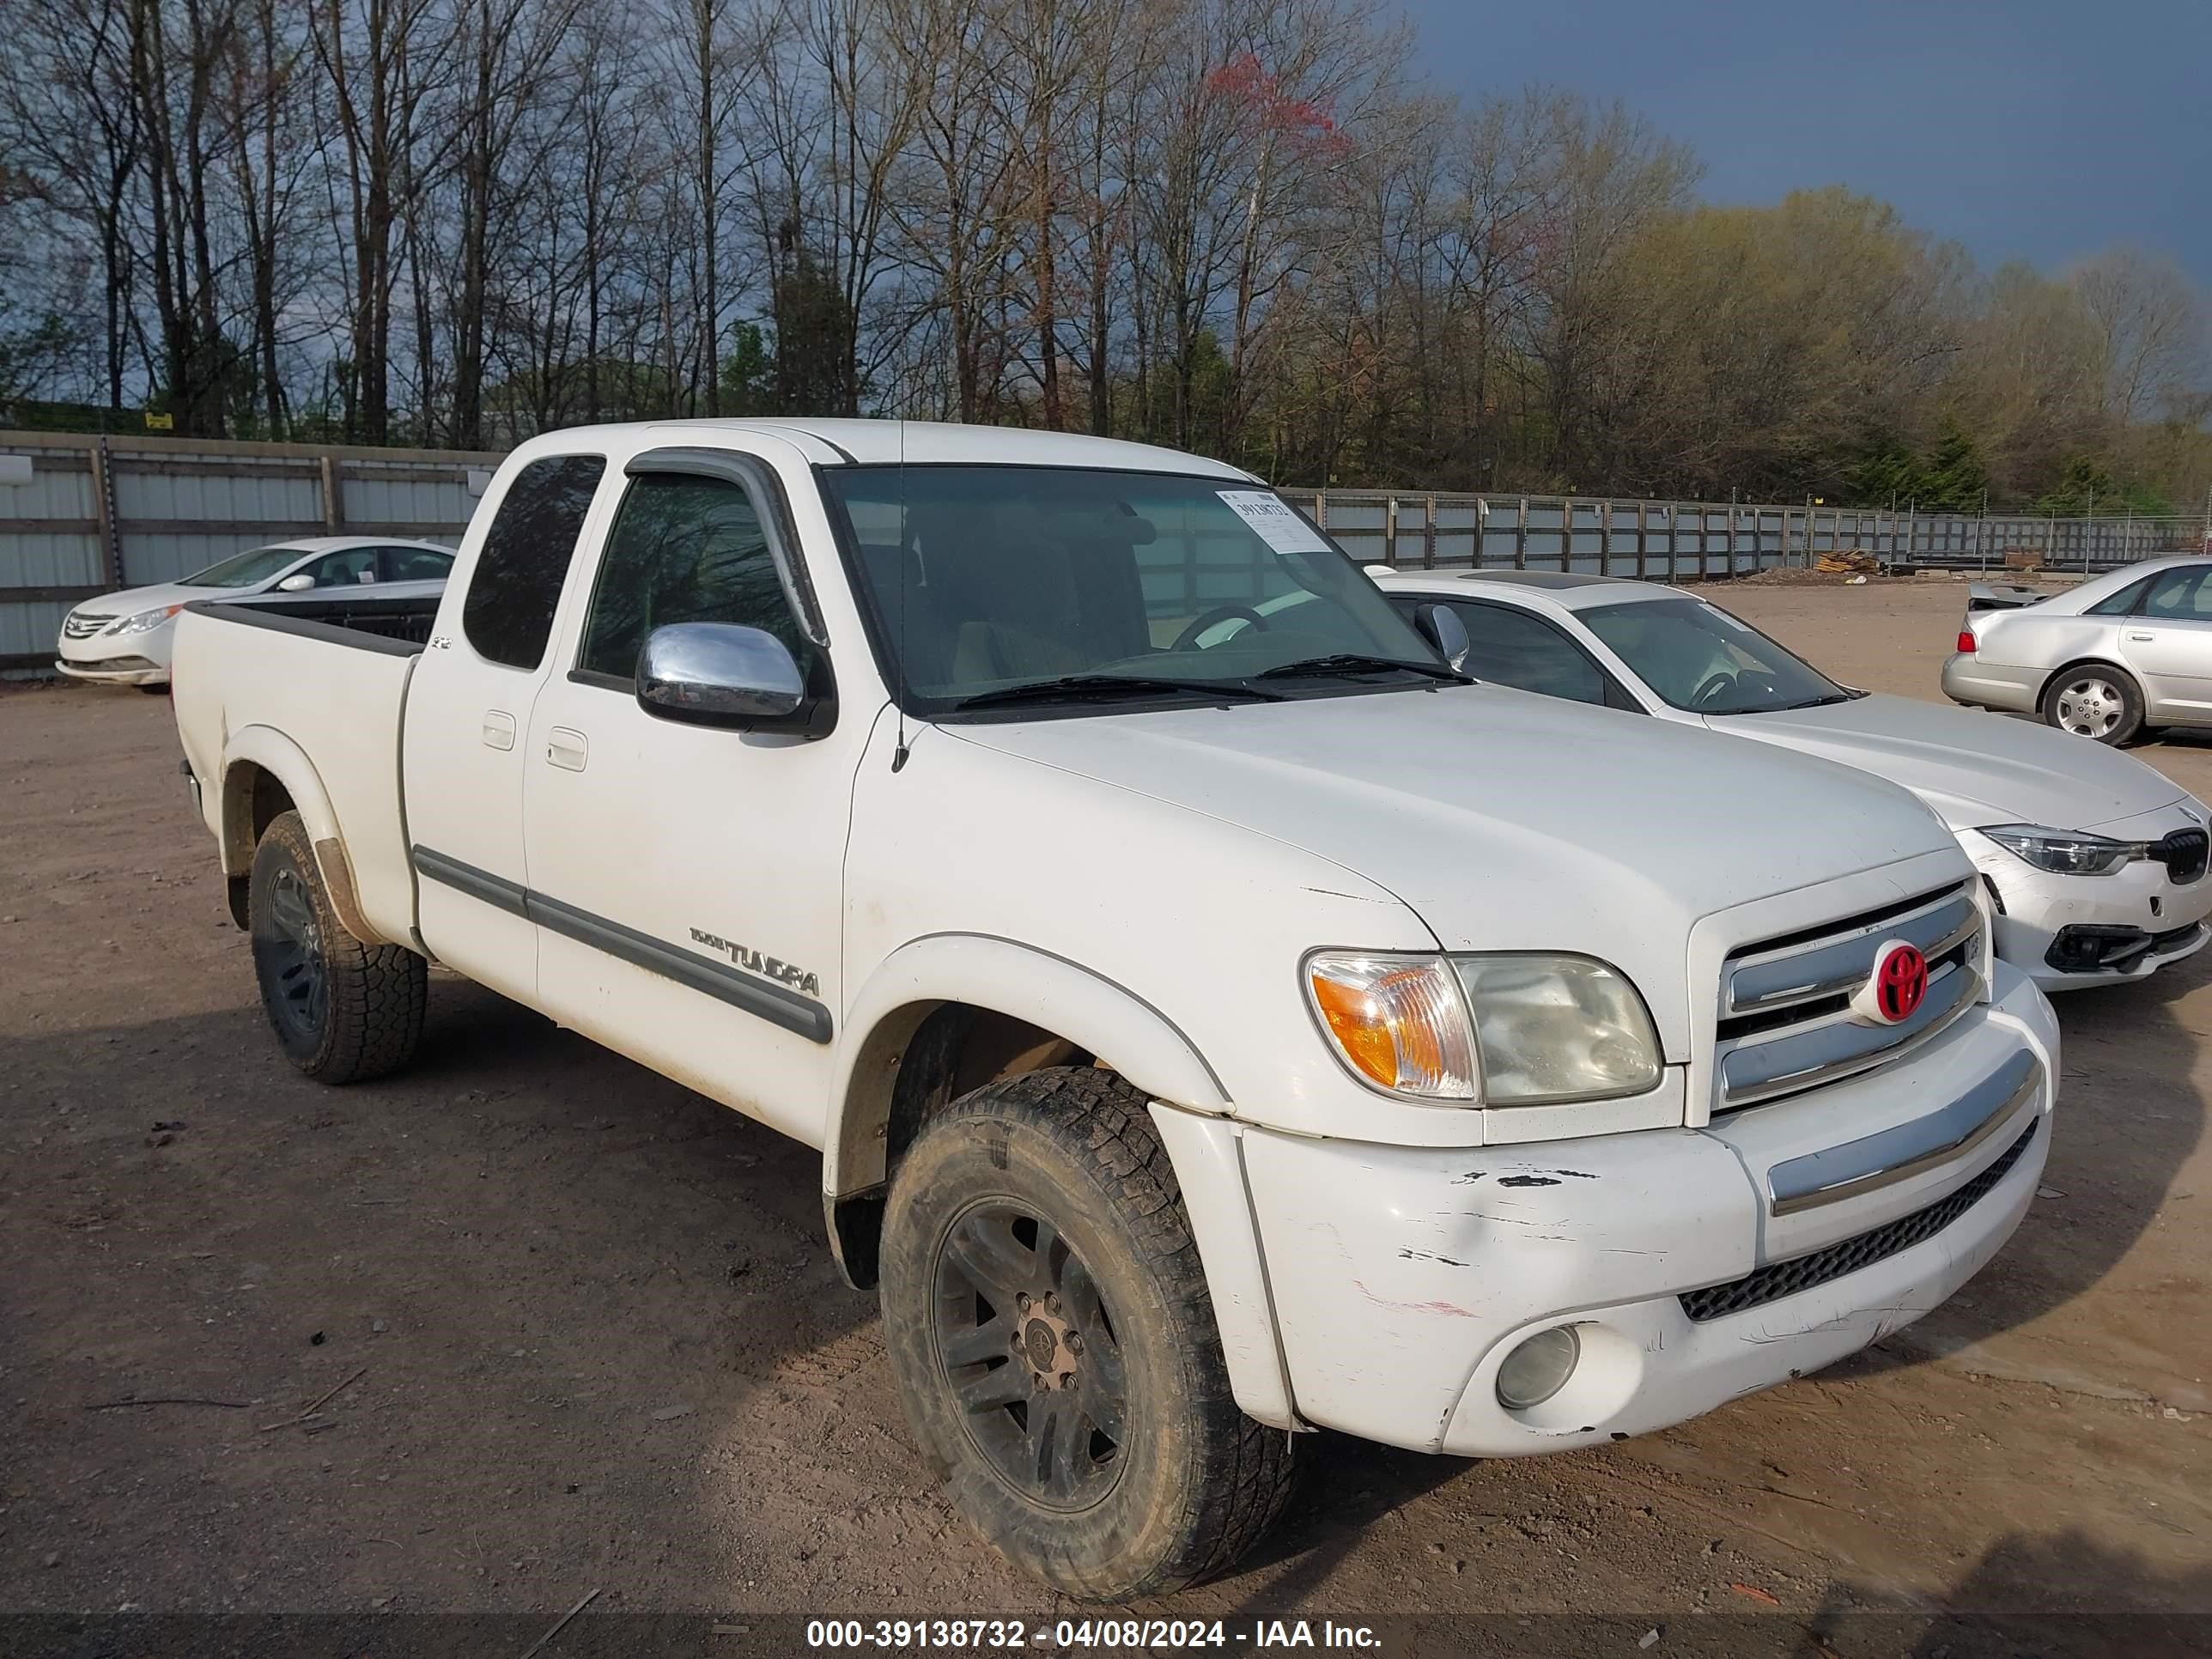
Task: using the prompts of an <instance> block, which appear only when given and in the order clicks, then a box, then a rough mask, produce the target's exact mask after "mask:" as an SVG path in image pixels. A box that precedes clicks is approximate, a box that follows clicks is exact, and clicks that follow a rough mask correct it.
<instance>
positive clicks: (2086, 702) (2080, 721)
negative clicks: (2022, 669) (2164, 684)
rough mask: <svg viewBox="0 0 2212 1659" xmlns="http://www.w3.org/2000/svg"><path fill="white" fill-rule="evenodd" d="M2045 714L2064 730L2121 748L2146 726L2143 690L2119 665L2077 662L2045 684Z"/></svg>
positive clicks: (2046, 718) (2047, 719)
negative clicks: (2115, 666)
mask: <svg viewBox="0 0 2212 1659" xmlns="http://www.w3.org/2000/svg"><path fill="white" fill-rule="evenodd" d="M2043 718H2044V719H2045V720H2046V721H2047V722H2049V723H2050V724H2051V725H2052V726H2057V728H2058V729H2059V730H2060V731H2062V732H2072V733H2073V734H2074V735H2075V737H2077V738H2095V739H2096V741H2098V742H2099V743H2102V744H2111V745H2112V747H2113V748H2116V749H2117V748H2118V747H2119V746H2120V745H2121V744H2124V743H2126V742H2127V741H2128V740H2129V739H2130V738H2133V737H2134V736H2135V735H2136V732H2137V731H2139V730H2140V729H2141V728H2142V718H2143V703H2142V692H2141V691H2140V690H2137V689H2136V683H2135V681H2134V680H2132V679H2130V678H2129V677H2128V676H2127V675H2125V674H2124V673H2122V672H2121V671H2119V670H2118V669H2117V668H2113V667H2111V666H2109V665H2106V664H2104V663H2100V662H2087V663H2076V664H2075V665H2074V666H2073V667H2071V668H2068V669H2064V670H2062V671H2060V672H2058V673H2057V674H2055V675H2053V676H2052V677H2051V684H2049V685H2047V686H2045V688H2044V690H2043Z"/></svg>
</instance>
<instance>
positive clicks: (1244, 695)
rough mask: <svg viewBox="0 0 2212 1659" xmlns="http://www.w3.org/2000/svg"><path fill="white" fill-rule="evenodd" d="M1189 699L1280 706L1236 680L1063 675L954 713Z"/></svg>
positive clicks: (1276, 695) (980, 698) (1272, 694)
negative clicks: (1050, 704) (1144, 699)
mask: <svg viewBox="0 0 2212 1659" xmlns="http://www.w3.org/2000/svg"><path fill="white" fill-rule="evenodd" d="M1158 696H1190V697H1203V698H1205V699H1206V701H1207V702H1223V701H1225V700H1231V699H1241V700H1243V701H1244V702H1282V701H1283V694H1282V693H1281V692H1279V691H1263V690H1261V689H1260V688H1259V687H1258V686H1256V685H1246V684H1243V682H1241V681H1238V680H1170V679H1158V678H1152V677H1149V676H1146V675H1140V674H1062V675H1061V676H1060V677H1059V678H1057V679H1049V680H1030V681H1028V682H1027V683H1025V684H1021V685H1002V686H1000V688H999V689H998V690H995V691H978V692H976V693H975V696H969V697H963V698H961V699H960V701H959V702H956V703H954V704H953V705H952V707H953V708H954V709H955V710H959V709H966V708H997V707H1004V706H1005V705H1007V704H1010V703H1023V702H1092V701H1097V700H1103V699H1106V698H1122V697H1158Z"/></svg>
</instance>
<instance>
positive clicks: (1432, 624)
mask: <svg viewBox="0 0 2212 1659" xmlns="http://www.w3.org/2000/svg"><path fill="white" fill-rule="evenodd" d="M1413 626H1414V627H1416V628H1418V629H1420V630H1421V637H1422V638H1423V639H1425V640H1426V641H1428V642H1429V643H1430V644H1431V645H1433V646H1434V647H1436V648H1437V654H1438V655H1439V656H1441V657H1442V658H1443V659H1444V660H1445V661H1446V662H1447V663H1449V664H1450V665H1451V667H1452V671H1453V672H1455V673H1459V674H1464V673H1465V672H1467V659H1468V653H1469V652H1471V651H1473V650H1474V642H1473V641H1470V640H1469V639H1468V636H1467V624H1466V623H1463V622H1462V621H1461V620H1460V619H1459V612H1458V611H1455V610H1453V609H1452V608H1451V607H1450V606H1449V605H1423V606H1422V607H1421V608H1420V609H1419V610H1418V611H1415V612H1414V613H1413Z"/></svg>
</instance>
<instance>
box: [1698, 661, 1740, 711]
mask: <svg viewBox="0 0 2212 1659" xmlns="http://www.w3.org/2000/svg"><path fill="white" fill-rule="evenodd" d="M1734 685H1735V675H1733V674H1731V673H1729V672H1728V671H1726V670H1725V669H1723V670H1721V671H1717V672H1715V673H1711V674H1708V675H1706V676H1705V684H1702V685H1700V686H1699V688H1698V689H1697V690H1696V691H1694V692H1692V694H1691V696H1690V706H1691V707H1692V708H1704V707H1705V703H1706V702H1707V700H1708V699H1710V698H1712V697H1717V696H1719V695H1720V694H1721V693H1722V692H1723V691H1726V690H1729V688H1730V687H1732V686H1734Z"/></svg>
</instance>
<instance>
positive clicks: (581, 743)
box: [545, 726, 591, 772]
mask: <svg viewBox="0 0 2212 1659" xmlns="http://www.w3.org/2000/svg"><path fill="white" fill-rule="evenodd" d="M590 748H591V745H590V744H588V743H587V742H586V740H585V738H584V734H583V733H582V732H579V731H577V730H576V729H575V727H574V726H554V727H553V728H552V729H551V730H550V731H548V732H546V734H545V758H546V759H547V760H548V761H550V762H551V763H553V764H554V765H556V766H557V767H559V768H560V769H562V771H564V772H580V771H582V770H583V769H584V760H585V757H586V754H587V753H588V752H589V750H590Z"/></svg>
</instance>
